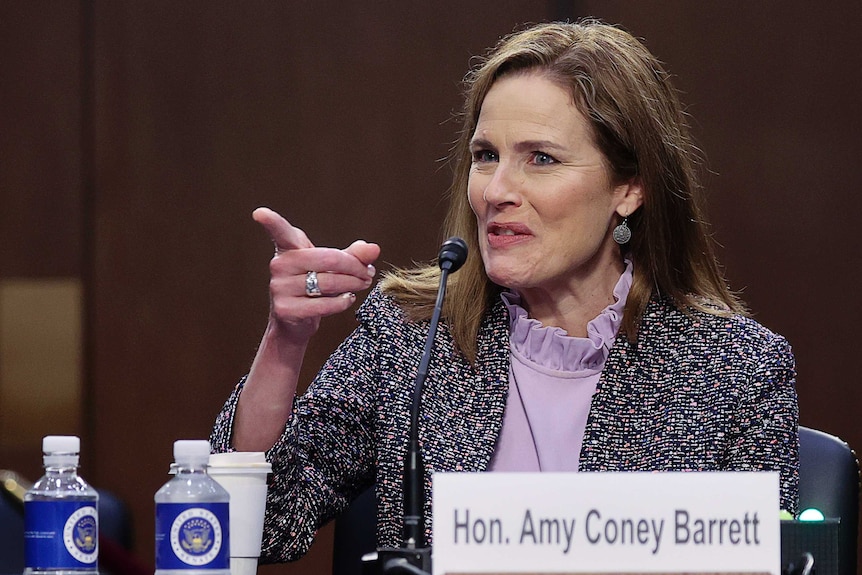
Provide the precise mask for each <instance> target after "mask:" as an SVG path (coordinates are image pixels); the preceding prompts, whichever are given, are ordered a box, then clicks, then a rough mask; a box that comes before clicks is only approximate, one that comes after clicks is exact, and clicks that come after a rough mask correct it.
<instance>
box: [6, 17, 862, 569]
mask: <svg viewBox="0 0 862 575" xmlns="http://www.w3.org/2000/svg"><path fill="white" fill-rule="evenodd" d="M582 15H595V16H599V17H602V18H604V19H606V20H608V21H610V22H614V23H620V24H622V25H623V26H625V27H626V28H628V29H629V30H631V31H632V32H634V33H635V34H636V35H639V36H643V37H645V38H646V40H647V43H648V45H649V47H650V48H651V49H652V50H653V51H654V52H655V53H656V54H657V55H658V56H659V57H660V58H661V59H662V60H664V61H665V62H666V63H667V65H668V67H669V69H670V70H671V71H672V72H674V73H675V75H676V76H677V77H678V82H677V83H678V86H679V87H680V88H681V89H682V91H683V92H684V94H683V99H684V101H685V102H686V103H687V104H688V105H689V111H690V112H691V114H692V117H693V128H694V132H695V135H696V137H697V139H698V141H699V142H700V143H701V145H702V148H703V149H704V151H705V153H706V155H707V157H708V158H709V166H708V167H709V169H710V170H711V175H710V176H709V177H708V178H707V185H708V189H709V193H710V200H711V207H712V210H711V211H712V215H713V220H714V223H715V233H716V237H717V239H718V241H719V242H720V243H721V244H722V245H723V248H722V250H721V257H722V260H723V262H724V263H725V264H726V267H727V271H728V275H729V277H730V279H731V281H732V284H733V287H735V288H737V289H742V290H743V294H744V297H745V299H746V300H747V301H748V303H749V304H750V305H751V307H752V309H753V310H754V311H755V313H756V317H757V318H758V319H759V320H760V321H762V322H763V323H765V324H766V325H768V326H769V327H771V328H773V329H775V330H776V331H779V332H781V333H783V334H784V335H786V336H787V337H788V338H789V339H790V341H791V343H792V344H793V345H794V350H795V352H796V355H797V361H798V364H799V382H798V389H799V395H800V406H801V417H802V423H803V424H806V425H810V426H813V427H818V428H821V429H824V430H826V431H829V432H831V433H834V434H837V435H840V436H841V437H844V438H845V439H847V440H848V441H850V443H851V445H856V446H859V445H862V430H860V428H859V426H858V425H856V419H855V418H856V410H857V409H858V407H859V406H860V392H859V391H858V389H857V384H856V377H855V376H856V369H855V365H854V362H855V359H856V356H855V348H856V340H855V337H854V335H855V334H854V330H855V327H856V326H857V325H858V324H859V323H860V319H862V318H860V313H862V306H860V305H859V303H858V302H857V298H856V291H857V288H856V285H857V284H858V283H859V279H860V277H859V276H860V271H859V265H858V262H859V257H858V255H857V250H856V249H855V243H856V229H857V227H858V225H857V223H856V221H855V220H856V215H857V214H858V213H859V212H860V207H862V206H860V203H862V200H860V195H862V194H860V191H862V176H860V174H859V171H858V170H857V169H856V167H855V166H856V163H857V162H858V159H859V158H860V157H862V138H860V136H859V134H860V133H862V113H860V106H859V105H858V95H859V94H860V93H862V85H860V83H862V79H860V74H859V71H860V70H862V51H860V50H859V49H858V45H857V41H858V30H859V29H860V28H862V13H860V10H859V7H858V3H856V2H854V1H851V0H842V1H836V2H831V3H829V4H828V5H824V6H823V7H820V8H817V9H813V8H811V6H810V4H809V3H807V2H801V1H793V2H778V1H775V0H769V1H765V2H758V3H748V2H731V3H728V2H726V1H721V2H718V1H716V2H698V3H690V2H684V1H682V0H675V1H662V2H653V1H622V0H619V1H609V0H603V1H601V2H590V1H583V2H572V3H566V2H558V1H548V2H503V3H495V4H493V6H491V5H487V4H483V3H466V4H465V3H462V2H435V3H419V2H401V3H347V2H343V3H342V2H333V1H317V2H289V3H288V2H285V3H280V2H269V1H263V0H261V1H252V2H243V3H235V2H183V3H175V2H166V1H156V2H146V3H141V2H132V1H125V0H123V1H116V2H79V3H73V2H48V1H39V2H16V1H13V0H0V43H2V44H0V47H2V51H0V98H2V100H0V104H2V105H0V280H3V279H4V278H15V277H36V278H39V277H69V276H72V277H77V278H80V279H81V281H82V282H83V285H84V290H85V291H84V294H85V295H84V300H85V328H84V365H83V367H82V379H83V382H84V383H83V385H84V395H83V401H82V404H81V406H80V410H81V418H82V429H83V434H84V446H85V453H84V457H83V461H84V469H83V472H84V475H85V477H87V478H88V479H90V480H91V482H92V483H94V484H96V485H98V486H100V487H104V488H108V489H111V490H113V491H114V492H116V493H118V494H119V495H120V496H121V497H123V498H124V499H126V500H127V501H128V502H129V503H130V504H131V506H132V508H133V510H134V513H135V519H136V527H137V532H138V534H137V553H138V554H139V555H140V557H141V558H142V559H143V560H144V561H145V562H147V563H152V548H153V544H152V533H153V521H152V515H153V504H152V496H153V494H154V492H155V491H156V489H157V488H158V487H159V486H160V485H161V483H163V482H164V481H165V480H166V479H167V469H168V464H169V463H170V460H171V445H172V441H173V440H174V439H177V438H202V437H206V436H207V434H208V432H209V429H210V427H211V425H212V422H213V419H214V416H215V414H216V413H217V411H218V410H219V408H220V406H221V404H222V402H223V401H224V399H225V398H226V396H227V394H228V393H229V391H230V389H231V387H232V386H233V384H234V383H235V381H236V380H237V379H238V378H239V376H241V375H242V374H243V373H244V372H245V370H246V369H247V367H248V365H249V363H250V361H251V358H252V357H253V354H254V350H255V346H256V344H257V341H258V339H259V337H260V334H261V331H262V329H263V326H264V325H265V321H266V314H267V287H266V284H267V262H268V260H269V258H270V256H271V246H270V244H269V242H268V240H267V237H266V236H265V234H264V233H263V232H262V231H261V230H260V229H258V228H257V226H256V224H254V222H252V221H251V218H250V213H251V211H252V210H253V209H254V208H255V207H257V206H259V205H269V206H271V207H273V208H275V209H277V210H279V211H281V212H282V213H283V214H284V215H285V216H286V217H287V218H288V219H290V220H291V221H292V222H294V223H295V224H297V225H299V226H301V227H303V228H304V229H305V230H306V231H307V233H308V234H309V236H310V237H311V239H312V240H313V241H315V242H317V243H319V244H327V245H334V246H344V245H347V244H349V243H350V242H351V241H352V240H354V239H356V238H364V239H368V240H373V241H377V242H379V243H380V244H381V245H382V247H383V255H382V259H383V261H384V262H386V263H385V264H384V265H383V266H381V267H385V265H388V264H395V265H407V264H409V262H410V261H411V260H425V259H430V258H432V257H434V256H435V254H436V250H437V245H438V241H439V239H440V235H439V232H438V227H439V224H440V221H441V219H442V215H443V213H444V209H445V202H444V199H443V196H444V193H445V191H446V189H447V186H448V181H449V170H448V168H447V167H446V165H445V164H444V163H443V162H441V161H440V159H441V158H443V157H444V156H445V155H446V153H447V151H448V148H449V145H450V143H451V142H452V141H453V140H454V137H455V132H456V130H457V122H454V121H452V120H451V118H452V115H453V113H454V112H456V111H457V108H458V106H459V86H458V82H459V80H460V78H461V77H462V76H463V74H464V72H465V71H466V70H467V68H468V66H469V64H470V57H471V55H474V54H478V53H481V52H482V51H483V50H484V49H485V48H486V47H488V46H490V45H491V44H493V42H494V41H495V40H496V38H497V37H499V36H500V35H501V34H504V33H507V32H510V31H511V30H513V29H514V28H515V27H516V26H518V25H520V24H522V23H525V22H537V21H545V20H548V19H554V18H559V17H561V16H562V17H569V16H571V17H576V16H582ZM0 320H2V318H0ZM351 326H352V318H351V317H349V315H345V316H344V317H339V318H334V319H332V320H330V321H327V322H325V324H324V327H323V329H322V330H321V333H320V334H319V337H318V339H317V340H316V343H315V345H314V346H313V348H312V350H311V352H310V357H309V359H308V361H307V364H306V367H305V375H306V378H310V377H311V375H312V373H313V372H314V371H315V370H316V368H317V367H318V366H319V365H320V364H321V363H322V362H323V360H324V359H325V357H326V355H327V354H328V352H329V351H330V350H331V348H332V347H333V346H334V345H335V343H336V342H337V341H338V340H339V339H340V338H342V337H343V336H344V335H345V334H346V333H347V332H348V331H349V330H350V329H351ZM0 377H2V366H0ZM0 401H2V397H0ZM0 414H2V403H0ZM57 431H58V432H65V431H64V430H57ZM6 443H8V442H6ZM38 454H39V446H38V445H32V444H28V445H23V444H22V445H16V446H15V447H14V448H3V450H0V466H4V465H7V464H6V463H5V462H6V461H8V462H11V464H9V466H17V467H18V468H20V469H22V470H24V471H26V472H27V473H28V474H30V475H31V476H35V475H36V474H37V473H38V471H39V467H38V466H39V456H38ZM329 541H330V536H329V532H328V530H324V532H323V534H322V536H321V541H320V542H319V543H318V544H316V545H315V548H314V549H313V551H312V553H311V555H310V556H309V557H308V558H306V559H304V560H303V561H301V562H299V563H298V564H295V565H292V566H278V567H267V568H264V570H263V571H264V572H271V573H275V572H279V573H299V572H310V573H325V572H327V571H328V569H329Z"/></svg>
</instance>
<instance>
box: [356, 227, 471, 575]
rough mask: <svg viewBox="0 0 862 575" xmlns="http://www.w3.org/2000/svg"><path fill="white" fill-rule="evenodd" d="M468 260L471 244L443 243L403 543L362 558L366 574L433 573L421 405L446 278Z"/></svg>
mask: <svg viewBox="0 0 862 575" xmlns="http://www.w3.org/2000/svg"><path fill="white" fill-rule="evenodd" d="M465 261H467V244H466V243H465V242H464V240H462V239H461V238H449V239H448V240H446V241H445V242H443V245H442V246H440V252H439V254H438V256H437V263H438V265H439V266H440V285H439V287H438V288H437V301H436V303H435V304H434V312H433V313H432V314H431V323H430V325H429V326H428V335H427V336H426V338H425V349H424V351H423V352H422V359H421V360H420V362H419V369H418V371H417V372H416V379H415V380H414V384H413V403H412V406H411V410H410V431H409V435H410V436H409V440H408V443H407V457H406V458H405V459H404V540H403V544H402V546H401V547H399V548H397V549H393V548H378V549H377V552H376V553H369V554H367V555H365V556H364V557H363V558H362V561H363V566H362V567H363V568H362V573H363V575H372V574H373V575H378V574H381V573H382V574H386V575H395V574H399V573H403V574H408V575H421V574H430V573H431V549H430V548H429V547H426V546H425V512H424V509H425V490H424V481H425V466H424V464H423V462H422V453H421V450H420V449H419V408H420V405H421V403H422V384H423V383H424V382H425V377H426V376H427V375H428V364H429V363H430V362H431V348H432V347H433V344H434V337H435V336H436V334H437V324H438V323H439V322H440V314H441V312H442V310H443V300H444V298H445V297H446V281H447V280H448V278H449V274H450V273H453V272H455V271H457V270H458V269H460V268H461V266H462V265H464V262H465Z"/></svg>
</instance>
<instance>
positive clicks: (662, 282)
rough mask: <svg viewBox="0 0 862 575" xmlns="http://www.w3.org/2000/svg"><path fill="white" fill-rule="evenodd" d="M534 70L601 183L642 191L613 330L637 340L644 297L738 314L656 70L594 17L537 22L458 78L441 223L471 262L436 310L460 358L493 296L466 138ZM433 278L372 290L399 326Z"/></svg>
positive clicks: (693, 157)
mask: <svg viewBox="0 0 862 575" xmlns="http://www.w3.org/2000/svg"><path fill="white" fill-rule="evenodd" d="M533 70H536V71H540V72H542V73H543V74H545V75H546V77H548V78H550V79H551V80H552V81H554V82H557V83H558V84H559V85H561V86H563V87H565V88H566V89H568V90H570V91H571V93H572V96H573V98H574V102H575V105H576V106H577V108H578V110H579V111H580V112H581V113H582V114H584V116H585V117H586V118H587V119H588V120H589V123H590V125H591V128H592V132H593V137H594V138H595V143H596V145H597V146H598V148H599V149H600V150H601V151H602V153H603V154H604V156H605V159H606V161H607V164H608V167H609V169H610V171H611V174H612V177H613V178H614V179H615V180H616V181H618V182H622V181H628V180H631V179H632V178H637V179H639V181H640V183H641V187H642V190H643V205H642V206H641V207H640V208H639V209H638V210H637V211H636V212H634V213H633V214H631V215H630V216H629V218H628V225H629V227H630V228H631V229H632V239H631V241H630V242H629V244H627V245H626V246H625V248H624V249H626V250H627V251H628V253H630V254H631V257H632V259H633V261H634V263H635V274H634V278H633V282H632V287H631V290H630V292H629V296H628V299H627V301H626V307H625V312H624V316H623V323H622V327H621V331H622V332H624V333H625V334H627V336H628V337H629V339H630V340H634V339H635V338H636V336H637V329H638V325H639V323H640V319H641V317H642V315H643V312H644V310H645V309H646V305H647V303H648V301H649V299H650V298H651V297H652V296H653V294H654V293H657V294H661V295H662V296H664V297H668V298H670V299H671V300H672V301H673V302H674V304H675V305H676V306H677V307H678V308H680V309H682V310H688V309H692V308H694V309H700V310H703V311H706V312H708V313H713V314H721V315H724V314H728V313H732V312H736V313H744V312H745V308H744V305H743V304H742V303H741V302H740V301H739V299H738V298H737V297H736V295H735V294H733V293H732V292H731V291H730V290H729V288H728V287H727V284H726V281H725V279H724V277H723V274H722V272H721V270H720V268H719V266H718V263H717V261H716V259H715V254H714V249H713V243H712V240H711V238H710V237H709V233H708V226H707V223H706V218H705V208H704V200H703V194H702V190H701V188H700V185H699V183H698V178H697V167H698V164H699V158H698V151H697V148H696V147H695V146H694V144H693V143H692V140H691V137H690V135H689V132H688V127H687V124H686V121H685V115H684V113H683V111H682V106H681V104H680V101H679V99H678V97H677V93H676V90H675V88H674V87H673V86H672V84H671V82H670V78H669V75H668V73H667V72H666V71H665V70H664V68H663V67H662V65H661V63H660V62H659V61H658V60H657V59H656V58H655V57H654V56H653V55H652V54H651V53H650V52H649V51H648V50H647V49H646V47H645V46H644V45H643V44H642V43H641V42H639V41H638V40H637V39H636V38H634V37H633V36H631V35H630V34H629V33H627V32H625V31H623V30H621V29H619V28H616V27H614V26H610V25H607V24H603V23H601V22H598V21H596V20H584V21H581V22H578V23H574V24H569V23H553V24H540V25H537V26H533V27H531V28H529V29H526V30H524V31H521V32H517V33H515V34H512V35H510V36H507V37H505V38H503V39H502V40H501V41H500V42H499V43H498V44H497V46H496V47H495V48H494V49H493V50H492V51H491V52H490V53H489V55H488V56H487V57H486V58H485V59H483V60H482V61H481V62H480V63H479V64H478V65H477V67H475V68H474V69H473V70H472V71H471V72H470V73H469V74H468V75H467V77H466V78H465V86H466V97H465V103H464V110H463V116H464V118H463V122H464V123H463V128H462V130H461V132H460V135H459V138H458V141H457V144H456V147H455V148H454V150H453V154H452V156H451V157H450V160H452V161H453V162H454V169H455V174H454V179H453V184H452V188H451V189H450V196H451V197H450V206H449V212H448V215H447V217H446V222H445V225H444V232H445V235H446V236H454V235H457V236H461V237H462V238H463V239H464V240H465V241H466V242H467V245H468V246H469V249H470V253H471V254H474V255H472V257H469V258H468V260H467V263H466V264H464V267H463V269H462V270H461V271H459V272H458V274H457V275H453V276H452V282H451V285H450V287H449V295H448V297H447V302H446V307H445V308H444V315H445V316H446V317H447V320H448V322H449V324H450V325H451V327H452V332H453V335H454V338H455V342H456V344H457V345H458V347H459V348H460V350H461V351H462V353H464V354H465V355H466V356H467V357H468V358H469V359H470V360H471V361H473V360H475V357H476V335H477V333H478V330H479V325H480V324H481V321H482V317H483V316H484V314H485V312H486V311H487V309H488V306H489V305H490V304H491V302H492V301H493V299H494V298H496V297H497V295H498V294H499V292H500V290H501V288H500V286H497V285H495V284H493V283H492V282H491V281H490V280H489V279H488V277H487V275H486V274H485V269H484V264H483V262H482V259H481V258H480V257H477V256H476V255H475V254H478V253H479V249H478V243H477V241H478V240H477V229H476V218H475V216H474V214H473V212H472V210H471V209H470V205H469V203H468V200H467V182H468V179H469V173H470V165H471V154H470V149H469V145H470V139H471V138H472V136H473V132H474V131H475V128H476V122H477V121H478V118H479V112H480V110H481V107H482V102H483V101H484V99H485V96H486V95H487V93H488V91H489V90H490V89H491V86H492V85H493V84H494V82H495V81H496V80H497V79H498V78H500V77H501V76H503V75H506V74H511V73H520V72H526V71H533ZM438 279H439V270H438V269H437V267H436V266H433V265H432V266H427V267H419V268H415V269H410V270H396V271H394V272H391V273H389V274H387V275H386V276H385V277H384V279H383V281H382V288H383V290H384V291H385V292H387V293H390V294H392V295H393V296H394V297H395V298H396V301H398V302H399V304H400V305H401V306H402V307H403V308H404V310H405V312H406V313H407V315H408V317H410V318H411V319H414V320H420V319H427V318H429V317H430V315H431V311H432V310H433V306H434V301H435V292H436V289H437V282H438Z"/></svg>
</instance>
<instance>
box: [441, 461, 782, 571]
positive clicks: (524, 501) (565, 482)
mask: <svg viewBox="0 0 862 575" xmlns="http://www.w3.org/2000/svg"><path fill="white" fill-rule="evenodd" d="M778 489H779V482H778V474H777V473H772V472H770V473H725V472H721V473H719V472H709V473H437V474H435V475H434V490H433V505H434V523H433V534H434V561H433V570H434V575H444V574H455V573H459V574H460V573H670V572H676V573H680V572H685V573H769V574H775V575H777V574H778V573H779V572H780V561H781V559H780V552H781V551H780V550H781V545H780V535H779V530H780V527H779V526H780V519H779V513H778V512H779V494H778Z"/></svg>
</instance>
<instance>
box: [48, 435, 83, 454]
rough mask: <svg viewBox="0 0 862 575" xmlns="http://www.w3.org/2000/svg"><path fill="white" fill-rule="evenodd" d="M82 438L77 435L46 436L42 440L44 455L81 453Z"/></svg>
mask: <svg viewBox="0 0 862 575" xmlns="http://www.w3.org/2000/svg"><path fill="white" fill-rule="evenodd" d="M80 452H81V438H80V437H78V436H76V435H46V436H45V437H44V438H42V453H80Z"/></svg>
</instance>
